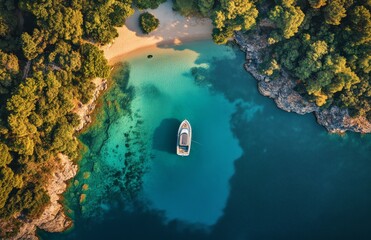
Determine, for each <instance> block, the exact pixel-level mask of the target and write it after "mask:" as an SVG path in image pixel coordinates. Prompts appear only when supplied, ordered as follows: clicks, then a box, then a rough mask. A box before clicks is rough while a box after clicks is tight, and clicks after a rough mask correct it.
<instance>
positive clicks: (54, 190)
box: [13, 154, 77, 239]
mask: <svg viewBox="0 0 371 240" xmlns="http://www.w3.org/2000/svg"><path fill="white" fill-rule="evenodd" d="M58 158H59V160H60V161H59V162H58V165H59V166H56V167H55V169H54V172H53V173H52V175H51V176H52V177H51V179H50V180H49V183H48V185H47V191H48V193H49V197H50V203H49V205H48V206H47V207H46V208H45V210H44V212H43V213H42V215H41V216H40V217H39V218H37V219H33V220H31V221H30V222H27V223H25V224H24V225H23V226H22V227H21V229H20V231H19V233H18V235H17V236H15V237H14V238H13V239H37V237H36V235H35V231H36V227H38V228H40V229H43V230H46V231H48V232H60V231H63V230H65V229H66V228H68V227H70V226H71V225H72V222H71V220H69V219H68V218H67V217H66V216H65V214H64V211H63V207H62V205H61V204H60V203H59V202H58V201H59V199H60V194H62V193H63V192H64V191H65V190H66V188H67V184H66V183H65V181H67V180H69V179H71V178H73V177H74V176H75V175H76V173H77V165H75V164H73V162H72V161H71V160H70V159H69V158H68V157H67V156H66V155H63V154H59V155H58Z"/></svg>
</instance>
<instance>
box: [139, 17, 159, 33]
mask: <svg viewBox="0 0 371 240" xmlns="http://www.w3.org/2000/svg"><path fill="white" fill-rule="evenodd" d="M139 23H140V27H141V29H142V31H143V33H146V34H148V33H150V32H152V31H154V30H155V29H156V28H157V27H158V25H159V24H160V21H159V20H158V19H157V18H156V17H155V16H153V15H152V14H150V13H149V12H145V13H142V14H141V15H140V16H139Z"/></svg>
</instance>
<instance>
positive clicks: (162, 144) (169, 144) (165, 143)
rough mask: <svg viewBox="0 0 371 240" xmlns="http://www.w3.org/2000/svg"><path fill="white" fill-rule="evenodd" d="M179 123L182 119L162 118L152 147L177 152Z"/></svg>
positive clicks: (154, 135)
mask: <svg viewBox="0 0 371 240" xmlns="http://www.w3.org/2000/svg"><path fill="white" fill-rule="evenodd" d="M179 125H180V121H179V120H178V119H175V118H166V119H164V120H162V122H161V123H160V125H159V126H158V127H157V128H156V130H155V132H154V134H153V141H152V148H153V149H156V150H159V151H163V152H168V153H170V154H175V153H176V151H175V150H176V148H175V146H176V139H177V132H178V128H179Z"/></svg>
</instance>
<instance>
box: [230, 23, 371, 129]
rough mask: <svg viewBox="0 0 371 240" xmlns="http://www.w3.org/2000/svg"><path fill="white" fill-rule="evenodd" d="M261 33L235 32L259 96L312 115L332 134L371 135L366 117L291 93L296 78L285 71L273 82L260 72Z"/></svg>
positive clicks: (264, 37) (263, 50) (264, 45)
mask: <svg viewBox="0 0 371 240" xmlns="http://www.w3.org/2000/svg"><path fill="white" fill-rule="evenodd" d="M260 30H261V29H260V27H258V28H257V30H254V31H251V32H249V33H248V34H243V33H241V32H236V33H235V35H234V40H235V42H236V43H237V44H238V45H239V47H240V49H241V50H242V51H244V52H245V53H246V63H245V65H244V67H245V69H246V71H248V72H249V73H250V74H251V75H252V76H253V77H254V78H255V79H256V80H257V81H258V89H259V92H260V93H261V94H262V95H264V96H267V97H270V98H272V99H273V100H274V101H275V103H276V104H277V107H279V108H281V109H283V110H285V111H287V112H295V113H298V114H306V113H314V114H315V116H316V118H317V122H318V123H319V124H320V125H322V126H324V127H325V128H326V129H327V131H329V132H331V133H344V132H346V131H353V132H360V133H370V132H371V123H370V122H369V121H367V119H366V118H365V117H358V118H352V117H351V116H350V115H349V112H348V110H347V109H341V108H339V107H337V106H332V107H330V108H319V107H318V106H316V104H315V103H313V102H310V101H308V100H307V99H305V98H304V97H303V96H301V95H300V94H299V93H298V92H296V91H295V90H294V88H295V86H296V83H295V80H296V79H295V78H294V77H292V76H290V74H289V73H288V72H286V71H285V70H281V71H280V76H279V77H277V78H275V79H273V78H271V77H268V76H266V75H265V74H263V73H261V72H260V71H259V68H258V66H259V64H262V63H263V56H264V54H265V53H266V52H267V48H268V37H267V35H265V34H264V33H262V32H261V31H260Z"/></svg>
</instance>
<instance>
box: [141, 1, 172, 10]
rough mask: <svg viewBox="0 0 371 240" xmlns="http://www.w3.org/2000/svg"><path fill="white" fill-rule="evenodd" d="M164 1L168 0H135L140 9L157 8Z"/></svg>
mask: <svg viewBox="0 0 371 240" xmlns="http://www.w3.org/2000/svg"><path fill="white" fill-rule="evenodd" d="M164 2H166V0H134V4H135V6H137V7H138V8H139V9H148V8H152V9H155V8H158V6H159V5H160V4H161V3H164Z"/></svg>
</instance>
